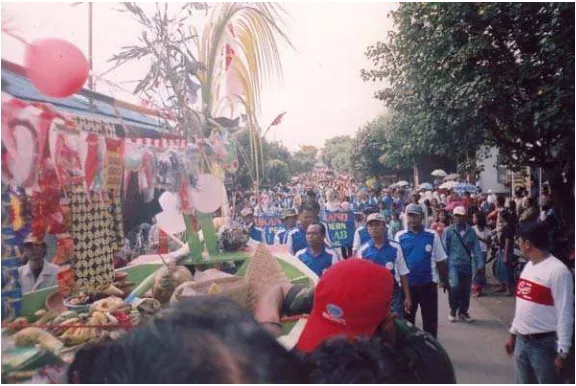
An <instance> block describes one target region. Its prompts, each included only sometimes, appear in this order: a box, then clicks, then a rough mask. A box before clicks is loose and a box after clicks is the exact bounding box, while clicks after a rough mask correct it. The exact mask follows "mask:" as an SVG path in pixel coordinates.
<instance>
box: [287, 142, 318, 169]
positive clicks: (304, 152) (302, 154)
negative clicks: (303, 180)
mask: <svg viewBox="0 0 576 386" xmlns="http://www.w3.org/2000/svg"><path fill="white" fill-rule="evenodd" d="M317 155H318V149H317V148H315V147H314V146H300V150H298V151H297V152H295V153H294V154H292V158H291V159H290V161H289V162H288V165H289V166H290V171H291V172H292V173H293V175H298V174H303V173H309V172H311V171H312V170H313V169H314V164H316V161H317V160H316V156H317Z"/></svg>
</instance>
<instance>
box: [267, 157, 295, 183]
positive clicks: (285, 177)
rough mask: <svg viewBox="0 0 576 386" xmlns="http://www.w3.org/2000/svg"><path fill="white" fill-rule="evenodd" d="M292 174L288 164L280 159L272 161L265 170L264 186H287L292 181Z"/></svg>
mask: <svg viewBox="0 0 576 386" xmlns="http://www.w3.org/2000/svg"><path fill="white" fill-rule="evenodd" d="M290 178H291V174H290V170H289V168H288V164H287V163H286V162H285V161H281V160H279V159H272V160H269V161H268V162H266V167H265V169H264V184H265V185H269V186H274V185H278V184H285V183H287V182H289V181H290Z"/></svg>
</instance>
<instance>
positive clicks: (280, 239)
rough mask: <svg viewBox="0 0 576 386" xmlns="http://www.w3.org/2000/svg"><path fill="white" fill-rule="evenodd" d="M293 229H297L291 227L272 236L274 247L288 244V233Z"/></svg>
mask: <svg viewBox="0 0 576 386" xmlns="http://www.w3.org/2000/svg"><path fill="white" fill-rule="evenodd" d="M293 229H298V228H296V227H293V228H290V229H284V230H282V231H279V232H277V233H276V235H275V236H274V244H275V245H279V244H287V243H288V233H290V231H291V230H293Z"/></svg>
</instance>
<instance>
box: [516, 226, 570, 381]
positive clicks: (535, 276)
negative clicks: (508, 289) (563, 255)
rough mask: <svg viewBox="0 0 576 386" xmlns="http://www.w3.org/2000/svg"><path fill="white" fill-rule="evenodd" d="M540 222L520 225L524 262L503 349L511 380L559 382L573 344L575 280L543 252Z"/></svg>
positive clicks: (545, 244)
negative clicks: (512, 363)
mask: <svg viewBox="0 0 576 386" xmlns="http://www.w3.org/2000/svg"><path fill="white" fill-rule="evenodd" d="M547 235H548V232H547V231H546V229H545V226H544V225H543V224H522V225H520V227H519V229H518V237H519V242H518V245H519V247H520V250H521V251H522V254H523V255H524V256H525V257H526V259H527V260H528V263H527V264H526V266H525V267H524V270H523V271H522V274H521V275H520V280H519V282H518V285H517V287H516V312H515V315H514V320H513V321H512V326H511V327H510V334H511V335H510V337H509V338H508V340H507V342H506V345H505V348H506V352H507V353H508V355H512V354H514V361H515V376H516V383H561V374H562V372H563V371H564V370H565V368H566V359H567V357H568V351H569V349H570V345H571V342H572V334H573V328H574V327H573V326H574V324H573V323H574V283H573V281H572V280H573V279H572V274H571V273H570V271H569V270H568V268H567V267H566V266H565V265H564V264H563V263H562V262H561V261H560V260H558V259H557V258H556V257H554V256H552V255H551V254H550V253H549V252H548V237H547Z"/></svg>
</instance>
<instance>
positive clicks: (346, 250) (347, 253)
mask: <svg viewBox="0 0 576 386" xmlns="http://www.w3.org/2000/svg"><path fill="white" fill-rule="evenodd" d="M341 249H342V257H343V258H345V259H347V258H349V257H350V256H352V247H342V248H341Z"/></svg>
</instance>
